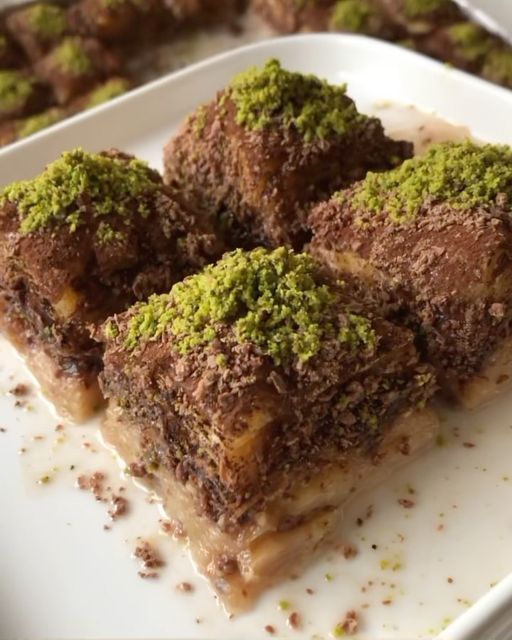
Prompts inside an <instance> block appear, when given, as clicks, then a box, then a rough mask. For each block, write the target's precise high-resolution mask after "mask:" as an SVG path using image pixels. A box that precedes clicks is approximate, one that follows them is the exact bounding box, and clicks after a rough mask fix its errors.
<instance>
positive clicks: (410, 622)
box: [0, 35, 512, 640]
mask: <svg viewBox="0 0 512 640" xmlns="http://www.w3.org/2000/svg"><path fill="white" fill-rule="evenodd" d="M270 57H277V58H279V59H280V60H281V61H282V63H283V64H284V65H285V66H286V67H288V68H291V69H296V70H299V71H303V72H312V73H316V74H319V75H321V76H324V77H326V78H328V79H329V80H330V81H332V82H345V81H346V82H348V85H349V93H350V95H352V96H353V97H355V98H356V100H357V102H358V106H359V107H360V109H361V110H363V111H366V112H375V113H378V115H379V116H380V117H381V118H382V119H383V120H384V121H385V123H386V124H387V125H388V128H389V129H390V130H394V131H396V130H398V129H402V130H404V131H405V130H407V129H410V128H411V127H412V126H413V124H414V123H416V126H417V125H418V123H419V122H423V121H425V120H427V121H428V118H427V117H426V116H422V117H419V116H418V115H417V114H416V113H415V111H414V110H413V109H412V108H408V107H407V106H406V107H405V108H397V107H393V108H392V107H390V103H395V104H402V105H416V106H417V107H419V108H421V109H422V110H423V111H426V112H430V113H436V114H438V115H439V116H441V117H442V118H444V119H445V120H448V121H451V122H454V123H457V124H460V125H465V126H467V127H469V129H470V130H471V133H472V134H473V135H475V136H476V137H478V138H481V139H483V140H488V141H492V142H504V143H509V144H510V143H512V128H511V127H510V114H511V113H512V93H509V92H507V91H505V90H503V89H500V88H498V87H494V86H492V85H489V84H487V83H484V82H482V81H480V80H478V79H475V78H472V77H470V76H467V75H465V74H462V73H459V72H457V71H454V70H452V69H449V68H447V67H445V66H443V65H439V64H437V63H434V62H431V61H429V60H427V59H426V58H423V57H421V56H418V55H416V54H413V53H409V52H407V51H404V50H401V49H398V48H395V47H393V46H390V45H387V44H384V43H380V42H377V41H373V40H368V39H365V38H362V37H357V36H329V35H323V36H317V35H310V36H299V37H295V38H289V39H281V40H274V41H269V42H264V43H261V44H257V45H253V46H250V47H247V48H244V49H242V50H239V51H236V52H233V53H228V54H224V55H221V56H218V57H217V58H214V59H211V60H209V61H206V62H204V63H201V64H199V65H196V66H194V67H191V68H189V69H186V70H185V71H182V72H178V73H176V74H174V75H173V76H170V77H167V78H164V79H162V80H160V81H157V82H155V83H153V84H152V85H149V86H147V87H144V88H142V89H139V90H137V91H135V92H134V93H132V94H130V95H128V96H125V97H122V98H120V99H119V100H117V101H115V102H114V103H112V104H109V105H105V106H103V107H100V108H99V109H98V110H96V111H94V112H90V113H87V114H83V115H80V116H78V117H76V118H75V119H73V120H71V121H69V122H67V123H64V124H62V125H59V126H57V127H56V128H54V129H52V130H51V131H47V132H42V133H40V134H38V135H37V136H35V137H34V138H32V139H30V140H26V141H23V142H20V143H18V144H16V145H13V146H12V147H11V148H9V149H5V150H3V151H0V185H2V184H6V183H8V182H10V181H12V180H16V179H20V178H25V177H30V176H33V175H34V174H36V173H37V172H38V171H39V170H40V169H42V168H43V166H44V165H45V163H47V162H49V161H51V160H53V159H55V157H56V156H57V155H58V154H59V153H60V152H61V151H63V150H66V149H70V148H72V147H74V146H77V145H82V146H84V147H85V148H87V149H90V150H99V149H101V148H106V147H110V146H117V147H120V148H122V149H124V150H126V151H129V152H133V153H135V154H137V155H139V156H140V157H142V158H145V159H146V160H148V161H149V162H150V163H151V164H152V165H154V166H155V167H158V168H159V167H161V160H160V158H161V149H162V146H163V145H164V143H165V142H166V141H167V139H168V138H169V136H170V135H171V134H172V132H173V131H174V130H175V129H176V127H177V125H178V124H179V123H180V121H181V120H182V119H183V118H184V117H185V116H186V115H187V113H189V112H190V111H191V110H192V109H194V108H195V107H196V106H197V105H198V104H200V103H202V102H205V101H207V100H209V99H210V98H211V97H212V96H213V95H214V93H215V91H216V90H217V89H219V88H221V87H222V86H224V85H225V84H226V83H227V82H229V80H230V79H231V77H232V76H233V75H234V74H235V73H236V72H238V71H240V70H242V69H245V68H246V67H247V66H249V65H252V64H260V63H263V62H264V61H265V60H267V59H268V58H270ZM428 126H430V125H428ZM416 133H417V132H416ZM429 135H430V133H429V130H428V129H427V130H425V131H423V133H422V136H423V137H428V136H429ZM417 137H418V136H417ZM27 379H28V374H27V372H26V371H25V369H24V367H23V365H22V363H21V362H20V361H19V360H18V359H17V357H16V356H15V355H14V352H13V351H12V350H11V349H10V347H9V346H8V345H7V344H5V342H0V427H3V428H5V429H6V431H5V432H0V513H1V514H2V515H1V526H0V576H1V579H0V637H1V638H5V639H9V640H14V639H15V638H27V639H29V640H36V639H40V638H52V639H64V638H67V639H71V638H77V639H78V638H82V639H83V638H124V639H132V638H178V637H180V638H215V637H216V638H226V639H227V638H242V637H243V638H245V639H249V638H262V637H266V634H265V632H264V630H263V628H264V626H265V625H267V624H272V625H274V626H275V627H276V629H277V631H278V634H279V635H280V636H282V637H283V636H284V637H291V638H297V639H299V638H312V637H317V638H327V637H329V633H330V631H331V630H332V629H333V628H334V626H335V625H336V623H337V622H338V621H340V620H342V619H343V617H344V615H345V613H346V612H347V611H348V610H349V609H356V610H357V611H358V612H359V613H360V614H361V625H360V635H359V636H358V637H360V638H372V639H373V640H378V639H382V638H409V639H410V638H420V637H433V636H435V635H437V633H438V632H440V630H441V629H442V628H443V627H445V626H447V625H448V624H449V623H450V621H452V620H454V619H455V618H458V617H459V620H458V621H457V622H456V623H455V624H454V625H453V626H452V627H451V629H450V630H449V631H448V632H447V635H446V638H450V639H451V640H459V639H462V638H467V639H468V640H469V638H473V637H475V638H476V637H477V636H474V635H472V633H478V634H480V640H481V639H482V638H483V637H484V635H485V629H486V628H487V627H486V626H485V625H487V624H488V615H489V614H491V613H493V612H494V613H496V614H498V613H500V612H501V613H503V611H506V609H507V607H508V606H509V604H511V603H512V587H511V585H510V584H503V586H499V587H497V588H496V589H494V590H493V591H492V592H491V593H490V594H489V595H488V596H487V597H486V601H485V602H484V603H483V604H482V605H480V606H477V607H473V608H472V609H471V610H470V612H469V613H466V615H462V614H464V613H465V612H466V611H467V609H468V608H469V607H470V605H472V604H473V603H474V602H476V601H477V600H478V599H479V598H480V597H481V596H483V595H484V594H485V593H486V592H488V591H489V589H490V587H491V585H494V584H496V583H497V582H499V581H500V580H501V579H503V578H504V577H505V576H506V575H507V573H509V571H511V570H512V545H511V544H510V536H511V533H512V515H511V514H512V512H511V511H510V506H509V505H510V504H511V501H512V469H511V462H510V459H511V458H510V453H509V452H510V450H511V448H512V428H511V425H512V417H511V416H512V411H511V410H512V394H510V395H509V396H508V397H505V398H502V399H501V400H499V401H497V402H495V403H494V404H493V405H492V406H491V407H489V408H487V409H485V410H481V411H476V412H473V413H471V414H467V413H463V412H453V413H452V414H448V413H446V415H444V419H443V434H444V435H443V441H442V445H443V446H438V447H435V448H434V449H433V450H432V451H430V452H428V453H426V454H425V455H424V456H423V457H422V458H421V459H420V460H418V461H417V462H415V463H413V464H412V465H410V466H409V467H407V468H406V469H404V470H403V471H401V472H399V473H398V474H396V475H395V476H394V477H393V478H391V479H390V480H389V481H388V482H386V483H384V484H383V485H382V486H380V487H379V488H378V489H377V490H375V491H373V492H371V493H369V494H367V495H365V496H361V497H360V498H359V499H358V501H357V503H356V504H355V505H353V506H352V507H351V508H350V509H349V510H348V511H347V518H346V541H347V542H348V543H351V544H355V545H356V546H357V548H358V549H359V554H358V556H357V557H356V558H354V559H351V560H345V559H344V558H343V554H342V553H340V552H337V553H331V554H330V555H329V556H328V557H327V558H326V559H325V560H322V561H320V562H318V563H317V564H315V566H314V567H312V568H311V570H310V571H308V572H307V574H306V575H305V576H304V577H302V578H301V579H299V580H295V581H290V582H289V583H287V584H284V585H282V586H280V587H278V588H276V589H275V590H273V591H271V592H270V593H269V594H268V595H267V596H266V597H265V598H263V599H262V601H261V603H260V604H259V605H258V606H257V608H256V609H255V611H254V612H252V613H250V614H248V615H246V616H243V617H240V618H238V619H233V620H227V619H226V618H225V617H224V614H223V613H221V611H220V610H219V609H218V608H217V606H216V603H215V602H214V600H213V598H212V596H211V593H210V592H209V590H208V588H207V587H206V585H205V583H204V582H203V581H202V580H201V579H200V578H199V577H198V576H195V575H194V573H193V570H192V569H191V566H190V564H189V561H188V559H187V557H186V553H185V552H184V551H183V549H182V548H181V547H180V546H179V544H177V543H175V542H174V541H172V540H170V539H169V538H168V537H165V536H163V535H160V534H159V533H158V518H159V515H158V513H157V510H156V507H155V505H150V504H148V503H147V500H145V498H144V495H143V494H142V493H141V492H140V491H138V490H137V489H135V488H134V487H133V486H132V485H131V484H130V482H128V481H127V480H121V479H120V477H119V473H118V468H117V466H116V463H115V461H114V459H113V456H112V455H111V454H110V453H107V452H105V451H104V450H102V449H101V447H100V446H99V445H98V444H97V441H96V428H97V423H94V422H93V423H91V424H90V425H86V426H84V427H73V428H71V427H66V428H65V430H64V432H63V434H62V433H61V432H55V431H54V427H55V425H56V424H57V422H58V419H57V418H56V417H55V416H53V414H52V413H51V411H50V410H49V408H48V406H47V405H46V404H45V403H44V401H42V400H40V399H39V398H38V396H37V395H36V394H35V393H34V394H32V395H31V397H30V398H29V405H30V406H29V407H25V408H19V407H18V408H15V407H14V400H15V398H13V396H11V395H9V393H8V392H9V390H10V389H12V387H13V386H14V385H15V383H16V382H23V381H26V380H27ZM454 430H455V431H454ZM457 433H458V434H459V435H458V436H457V435H456V434H457ZM40 435H43V436H44V439H43V440H41V439H36V440H34V436H36V437H37V436H40ZM84 443H89V445H90V446H83V445H84ZM464 443H466V445H467V443H471V444H474V445H475V446H474V447H469V446H464ZM21 448H25V449H27V451H26V453H24V454H23V455H18V451H19V450H20V449H21ZM72 465H74V468H73V469H71V466H72ZM87 470H99V471H103V472H105V473H107V475H108V477H109V481H110V482H111V483H112V484H113V485H114V486H115V487H118V486H119V485H120V484H121V483H122V484H124V485H125V486H126V487H127V496H128V498H129V500H130V505H131V514H130V515H129V516H128V517H127V518H126V519H122V520H119V521H118V522H117V523H115V524H114V525H113V527H112V530H111V531H109V532H105V531H104V530H103V524H104V523H105V522H107V517H106V514H105V508H104V506H103V505H101V504H98V503H96V502H94V500H93V499H92V497H91V496H89V495H86V494H84V493H82V492H79V491H78V490H77V489H75V488H74V481H75V479H76V476H77V475H78V474H79V473H82V472H85V471H87ZM48 472H49V473H50V476H51V479H52V480H51V482H50V483H48V484H45V485H38V484H37V480H38V478H40V477H42V476H43V475H45V474H46V473H48ZM509 476H510V480H509ZM411 491H414V494H412V493H411ZM404 497H407V498H409V499H412V500H413V501H414V503H415V506H414V508H411V509H404V508H403V507H402V506H400V504H399V503H398V500H399V499H400V498H404ZM369 505H373V516H372V517H371V518H370V519H368V520H367V521H365V522H364V524H363V526H361V527H360V526H357V524H356V520H357V518H358V517H360V516H363V515H364V514H365V513H366V511H367V508H368V506H369ZM137 536H145V537H149V538H151V540H153V541H154V542H155V544H157V545H158V547H159V549H160V550H161V552H162V554H163V555H164V556H165V558H166V560H167V566H166V568H165V570H164V571H163V573H162V576H161V578H160V579H159V580H157V581H143V580H141V579H140V578H139V577H138V576H137V570H138V566H137V564H136V563H135V561H134V560H132V559H130V553H131V551H133V548H134V545H135V538H136V537H137ZM373 547H375V548H373ZM326 574H329V576H330V579H326ZM448 579H450V581H449V580H448ZM182 580H188V581H191V582H192V583H193V584H194V586H195V591H194V593H192V594H188V595H184V594H181V593H178V592H176V590H175V586H176V584H178V583H179V582H181V581H182ZM306 588H312V589H313V590H314V592H315V593H314V594H313V595H309V594H307V593H306ZM281 599H286V600H288V601H290V602H291V603H292V608H293V610H297V611H298V612H299V613H300V615H301V618H302V621H303V627H302V630H301V631H295V630H290V629H289V628H288V627H287V625H286V617H287V615H288V612H283V611H279V610H278V607H277V603H278V602H279V601H280V600H281ZM197 620H199V622H197ZM505 623H506V621H505V620H504V619H503V618H500V619H498V618H495V624H496V625H497V626H498V627H499V628H501V629H502V630H503V625H504V624H505ZM482 625H484V626H482ZM496 633H497V632H496ZM493 637H496V638H497V637H498V635H495V636H494V635H493V636H490V635H485V638H486V640H490V638H493ZM501 637H503V638H506V637H510V636H507V635H503V636H501Z"/></svg>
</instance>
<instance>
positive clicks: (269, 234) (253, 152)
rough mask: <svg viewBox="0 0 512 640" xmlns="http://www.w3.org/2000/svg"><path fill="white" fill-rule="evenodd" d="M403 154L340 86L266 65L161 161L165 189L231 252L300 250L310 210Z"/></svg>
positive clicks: (193, 120) (405, 146)
mask: <svg viewBox="0 0 512 640" xmlns="http://www.w3.org/2000/svg"><path fill="white" fill-rule="evenodd" d="M411 150H412V145H411V144H409V143H407V142H397V141H394V140H391V139H390V138H388V137H387V136H386V135H385V133H384V130H383V128H382V124H381V122H380V121H379V120H378V119H376V118H371V117H367V116H365V115H363V114H361V113H359V112H358V111H357V109H356V107H355V105H354V102H353V101H352V100H351V99H350V98H349V97H348V96H347V95H346V88H345V86H344V85H341V86H333V85H330V84H328V83H327V82H326V81H324V80H320V79H319V78H317V77H315V76H312V75H302V74H300V73H293V72H291V71H287V70H285V69H283V68H282V67H281V65H280V63H279V62H278V61H277V60H270V61H268V62H267V63H266V64H265V65H264V67H263V68H256V67H254V68H250V69H248V70H247V71H245V72H244V73H241V74H240V75H238V76H237V77H235V78H234V80H233V81H232V82H231V84H230V85H229V86H228V87H227V88H226V89H225V90H224V91H221V92H220V93H219V94H218V95H217V97H216V99H215V100H214V101H213V102H211V103H209V104H207V105H204V106H202V107H200V108H199V109H197V111H196V112H195V113H194V114H192V115H191V116H190V117H189V118H188V120H187V121H186V123H185V124H184V126H183V128H182V130H181V131H180V133H179V134H178V135H177V137H175V138H173V139H172V140H171V141H170V142H169V144H168V145H167V147H166V149H165V151H164V166H165V180H166V182H167V183H168V184H170V185H173V186H174V187H175V188H177V189H178V190H179V191H180V192H181V193H182V194H183V195H184V197H185V198H186V199H187V201H189V202H190V203H191V205H192V206H193V207H194V208H197V209H198V210H202V211H203V212H204V215H205V216H210V217H211V216H213V217H214V218H215V219H216V220H217V221H218V223H219V224H221V225H222V226H223V227H224V229H225V230H226V234H227V237H228V238H229V242H230V243H231V244H232V245H233V246H244V247H250V246H254V245H257V244H263V245H268V246H278V245H282V244H290V245H293V246H295V247H300V246H302V244H303V243H304V240H305V239H307V238H308V229H307V224H306V218H307V214H308V212H309V210H310V208H311V206H312V204H313V203H315V202H317V201H320V200H322V199H323V198H326V197H328V196H329V195H330V194H331V193H333V192H334V191H335V190H337V189H339V188H341V187H343V186H346V185H349V184H351V183H352V182H354V181H356V180H358V179H360V178H362V177H363V176H364V175H365V174H366V172H367V171H368V170H370V169H373V170H381V169H387V168H390V167H393V166H396V165H398V164H400V162H402V160H403V159H404V158H406V157H408V156H410V155H411Z"/></svg>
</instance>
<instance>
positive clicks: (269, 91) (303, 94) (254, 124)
mask: <svg viewBox="0 0 512 640" xmlns="http://www.w3.org/2000/svg"><path fill="white" fill-rule="evenodd" d="M228 94H229V96H230V98H231V99H232V100H233V102H234V103H235V106H236V122H237V123H238V124H239V125H242V126H244V127H246V128H248V129H253V130H254V129H256V130H258V129H263V128H265V127H267V126H269V125H271V124H273V123H282V124H284V125H285V126H286V127H289V126H292V125H293V126H294V127H295V128H296V129H297V130H298V131H299V133H300V134H301V135H302V136H303V138H304V140H305V141H306V142H311V141H313V140H324V139H326V138H329V137H331V136H335V135H343V134H345V133H347V131H348V130H349V129H350V127H352V126H354V125H356V124H357V123H360V122H362V121H364V120H366V116H363V115H362V114H359V113H358V111H357V109H356V107H355V105H354V103H353V102H352V100H351V99H350V98H349V97H348V96H347V95H346V85H339V86H334V85H330V84H329V83H328V82H326V81H325V80H321V79H320V78H317V77H316V76H313V75H303V74H301V73H294V72H292V71H287V70H286V69H283V68H282V66H281V64H280V62H279V61H278V60H276V59H271V60H269V61H268V62H267V63H266V64H265V65H264V66H263V68H261V69H260V68H258V67H250V68H249V69H247V70H246V71H244V72H242V73H240V74H239V75H238V76H236V77H235V78H234V79H233V80H232V82H231V85H230V87H229V88H228Z"/></svg>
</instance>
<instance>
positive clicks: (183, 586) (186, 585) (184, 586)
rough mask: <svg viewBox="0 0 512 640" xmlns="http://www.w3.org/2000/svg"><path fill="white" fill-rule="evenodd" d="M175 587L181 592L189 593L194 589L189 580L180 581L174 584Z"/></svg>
mask: <svg viewBox="0 0 512 640" xmlns="http://www.w3.org/2000/svg"><path fill="white" fill-rule="evenodd" d="M176 589H177V590H178V591H181V592H182V593H191V592H192V591H194V585H192V584H190V582H180V583H179V584H177V585H176Z"/></svg>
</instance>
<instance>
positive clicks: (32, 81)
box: [0, 69, 50, 122]
mask: <svg viewBox="0 0 512 640" xmlns="http://www.w3.org/2000/svg"><path fill="white" fill-rule="evenodd" d="M49 98H50V92H49V89H48V87H47V86H46V85H45V84H44V83H42V82H40V81H39V80H38V79H37V78H35V77H34V76H32V75H30V74H28V73H25V72H23V71H17V70H14V69H9V70H0V122H2V121H4V120H9V119H12V118H23V117H26V116H30V115H32V114H33V113H36V112H37V111H40V110H41V109H44V108H45V106H47V105H48V103H49Z"/></svg>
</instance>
